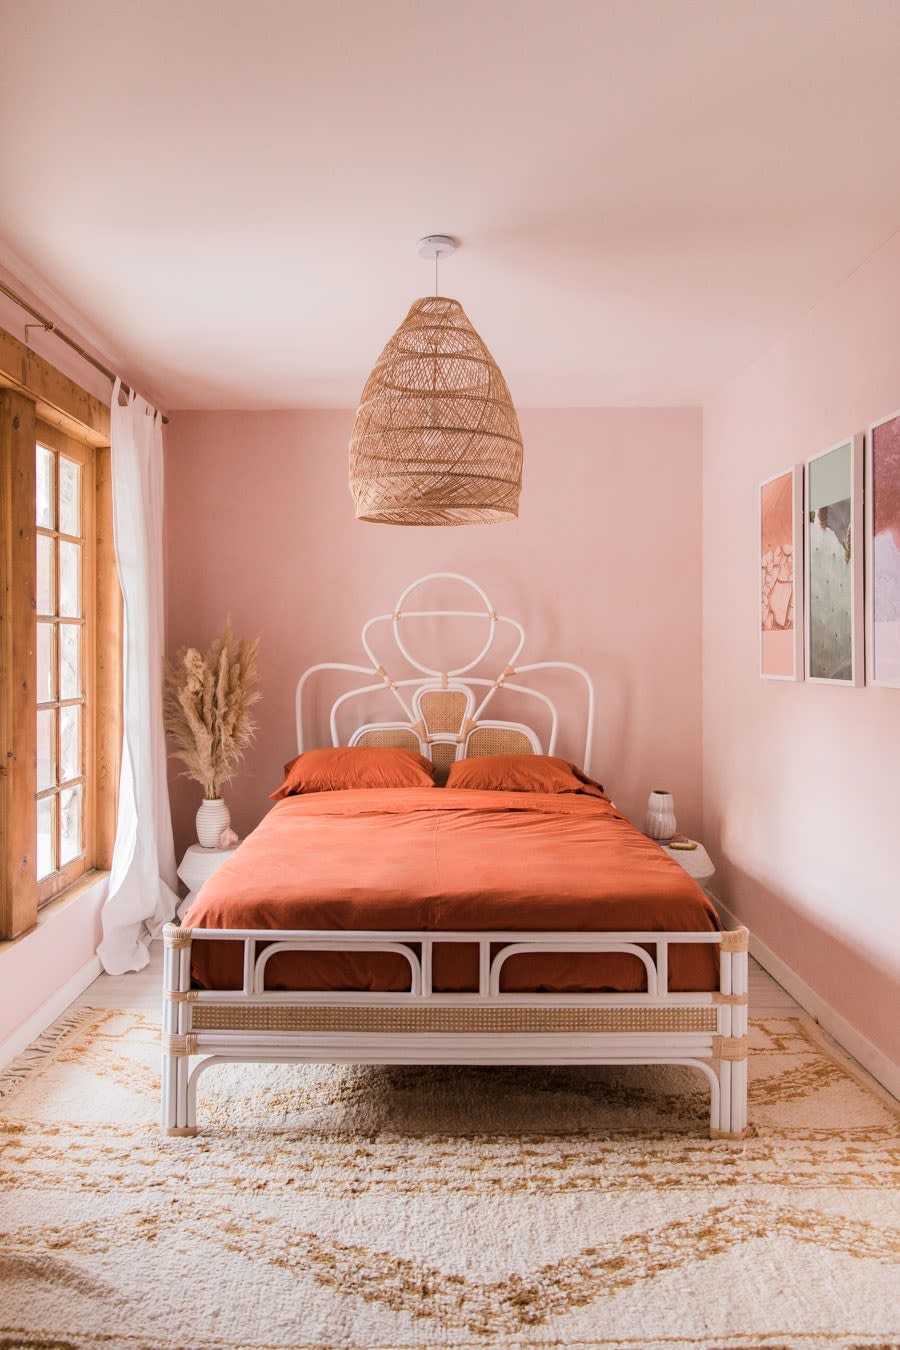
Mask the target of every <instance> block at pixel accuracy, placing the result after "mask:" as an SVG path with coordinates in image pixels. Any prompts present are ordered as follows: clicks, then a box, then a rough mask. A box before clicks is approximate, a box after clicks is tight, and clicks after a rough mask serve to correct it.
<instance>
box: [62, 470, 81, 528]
mask: <svg viewBox="0 0 900 1350" xmlns="http://www.w3.org/2000/svg"><path fill="white" fill-rule="evenodd" d="M59 528H60V532H61V533H62V534H78V535H80V534H81V465H80V464H76V463H74V461H73V460H71V459H66V458H65V456H64V455H60V457H59Z"/></svg>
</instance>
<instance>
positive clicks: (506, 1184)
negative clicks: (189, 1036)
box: [0, 1009, 900, 1350]
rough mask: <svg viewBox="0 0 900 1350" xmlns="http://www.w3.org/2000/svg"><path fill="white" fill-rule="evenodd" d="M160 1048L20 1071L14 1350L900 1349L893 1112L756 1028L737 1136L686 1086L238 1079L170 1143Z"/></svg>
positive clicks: (399, 1076) (74, 1025)
mask: <svg viewBox="0 0 900 1350" xmlns="http://www.w3.org/2000/svg"><path fill="white" fill-rule="evenodd" d="M157 1038H158V1026H157V1024H156V1021H155V1019H154V1018H152V1017H149V1016H148V1015H146V1014H141V1013H133V1012H128V1013H126V1012H116V1011H110V1010H106V1009H82V1010H80V1011H79V1012H78V1013H76V1014H74V1015H72V1016H70V1017H69V1018H67V1019H64V1021H63V1022H61V1023H59V1024H57V1026H56V1027H55V1028H54V1029H53V1030H52V1031H51V1032H50V1033H48V1034H47V1035H46V1036H45V1037H43V1038H42V1039H41V1041H40V1042H38V1044H37V1045H36V1046H35V1047H34V1048H33V1049H32V1050H31V1051H29V1052H28V1054H27V1055H25V1056H23V1057H22V1058H21V1059H20V1060H19V1061H17V1063H16V1064H15V1065H14V1066H13V1067H12V1069H11V1070H10V1071H8V1072H7V1073H6V1075H5V1076H4V1077H3V1078H2V1079H0V1186H2V1194H0V1350H37V1347H40V1350H82V1347H83V1348H84V1350H88V1348H90V1350H191V1348H194V1350H237V1348H238V1347H253V1350H287V1348H288V1347H291V1348H292V1350H300V1348H301V1347H302V1350H325V1348H326V1347H352V1348H353V1350H409V1348H410V1347H417V1346H418V1347H431V1346H444V1347H454V1350H470V1347H487V1346H500V1347H507V1348H509V1350H511V1348H512V1347H522V1348H523V1350H525V1348H527V1350H532V1347H546V1348H547V1350H549V1348H550V1347H553V1348H554V1350H560V1348H561V1347H569V1348H570V1350H589V1348H590V1350H598V1348H599V1347H605V1348H606V1350H612V1348H613V1347H615V1348H616V1350H632V1348H633V1347H642V1348H643V1347H660V1350H687V1348H688V1347H691V1348H692V1350H693V1348H694V1347H707V1350H726V1348H727V1350H732V1348H738V1347H739V1348H741V1350H751V1348H752V1350H815V1348H816V1347H820V1346H823V1347H824V1346H827V1347H835V1346H839V1347H845V1348H846V1350H849V1348H850V1347H863V1346H866V1347H873V1346H881V1347H888V1346H896V1345H897V1344H898V1331H900V1271H898V1265H897V1261H898V1255H900V1248H898V1227H900V1204H898V1195H897V1188H896V1183H897V1179H898V1163H900V1149H898V1145H900V1129H898V1118H897V1115H896V1109H895V1107H896V1104H892V1099H891V1098H889V1097H888V1096H887V1094H884V1093H882V1092H880V1090H878V1089H877V1088H875V1087H874V1085H873V1084H872V1083H871V1081H870V1080H868V1079H865V1078H864V1077H863V1076H862V1075H861V1074H859V1073H857V1072H854V1070H853V1069H852V1068H851V1067H850V1066H849V1064H847V1063H846V1062H845V1061H843V1060H842V1059H840V1058H839V1057H837V1056H836V1055H835V1053H834V1052H832V1051H831V1050H829V1049H827V1048H826V1047H825V1045H824V1043H823V1042H822V1040H821V1039H820V1038H819V1037H818V1035H817V1033H816V1031H815V1029H814V1028H813V1027H812V1026H811V1025H810V1024H807V1023H805V1022H800V1021H794V1020H778V1019H767V1020H765V1021H762V1022H756V1023H755V1024H754V1026H753V1034H752V1044H753V1056H752V1060H751V1063H752V1093H751V1119H752V1122H753V1135H752V1137H751V1138H749V1139H748V1140H746V1141H745V1142H744V1143H742V1144H733V1143H722V1142H716V1143H713V1142H710V1141H709V1140H708V1139H707V1138H705V1130H706V1111H707V1106H706V1094H705V1091H704V1090H703V1088H702V1087H701V1082H700V1078H699V1075H695V1074H694V1073H692V1072H691V1071H690V1070H686V1069H649V1070H647V1069H641V1068H623V1069H608V1068H607V1069H526V1068H520V1069H489V1068H486V1069H445V1068H440V1069H435V1068H421V1069H420V1068H409V1067H404V1068H396V1069H395V1068H347V1067H333V1066H315V1067H299V1066H266V1067H262V1066H248V1067H246V1068H245V1067H235V1066H223V1067H221V1068H214V1069H211V1070H210V1071H209V1072H208V1073H207V1075H206V1077H205V1079H204V1080H202V1082H201V1090H200V1091H201V1102H200V1119H201V1124H202V1125H204V1126H205V1130H204V1133H203V1134H202V1135H200V1136H199V1137H198V1138H196V1139H165V1138H161V1137H160V1135H159V1134H158V1132H157V1129H156V1112H157V1093H158V1055H159V1052H158V1039H157Z"/></svg>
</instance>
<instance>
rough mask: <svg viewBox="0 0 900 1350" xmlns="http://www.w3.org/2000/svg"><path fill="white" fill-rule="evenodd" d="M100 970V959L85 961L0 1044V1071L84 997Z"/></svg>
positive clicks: (93, 957) (101, 968) (95, 957)
mask: <svg viewBox="0 0 900 1350" xmlns="http://www.w3.org/2000/svg"><path fill="white" fill-rule="evenodd" d="M102 972H103V967H102V966H101V965H100V958H99V957H97V956H92V957H91V959H90V960H89V961H85V963H84V965H83V966H82V967H81V969H80V970H76V972H75V974H74V975H73V976H72V978H71V979H70V980H67V981H66V983H65V984H64V985H63V986H62V988H61V989H57V991H56V993H55V994H54V995H53V997H52V998H48V999H47V1002H46V1003H42V1004H41V1006H40V1007H39V1008H38V1010H37V1012H35V1013H32V1014H31V1016H30V1017H29V1018H28V1020H27V1022H23V1023H22V1025H21V1026H20V1027H17V1028H16V1030H15V1031H14V1032H13V1033H12V1035H11V1036H7V1038H6V1040H5V1041H3V1042H2V1043H0V1069H2V1068H3V1067H4V1066H5V1065H7V1064H8V1063H9V1062H10V1060H13V1059H15V1058H16V1055H21V1053H22V1051H23V1050H27V1048H28V1046H29V1045H30V1044H31V1042H32V1041H36V1040H37V1038H38V1036H41V1035H43V1033H44V1032H45V1031H46V1030H47V1028H48V1027H49V1026H52V1024H53V1023H54V1022H55V1021H56V1019H57V1017H62V1015H63V1013H64V1012H65V1011H66V1009H67V1008H68V1006H69V1004H70V1003H72V1002H73V1001H74V1000H75V999H76V998H77V997H78V995H79V994H83V993H84V991H85V989H87V987H88V985H90V984H93V983H94V981H95V980H96V978H97V976H98V975H100V974H102Z"/></svg>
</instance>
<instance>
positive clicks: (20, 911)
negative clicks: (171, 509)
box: [0, 330, 122, 938]
mask: <svg viewBox="0 0 900 1350" xmlns="http://www.w3.org/2000/svg"><path fill="white" fill-rule="evenodd" d="M10 354H12V355H13V356H17V357H18V358H19V365H15V364H14V363H13V362H12V360H11V359H7V358H8V357H10ZM26 381H27V383H26ZM48 397H49V398H50V399H52V402H48V401H47V400H48ZM104 414H105V417H104ZM104 423H105V425H104ZM104 432H105V435H104ZM108 435H109V422H108V410H106V409H103V408H102V405H100V404H99V403H98V402H97V400H95V399H93V398H92V397H91V396H90V395H87V394H86V393H85V392H84V391H83V390H81V389H79V387H78V386H77V385H74V384H72V382H71V381H68V380H67V378H66V377H64V376H62V375H61V374H60V372H58V371H56V370H55V369H54V368H53V367H50V366H48V365H47V363H44V362H40V361H36V360H35V359H34V358H33V354H29V353H28V352H27V348H23V346H22V344H20V343H18V342H17V340H16V339H14V338H12V337H11V335H10V334H7V333H5V332H3V331H2V330H0V938H13V937H17V936H18V935H19V934H21V933H23V932H25V931H27V929H29V928H31V927H32V926H33V925H34V924H35V922H36V921H37V913H38V907H39V905H40V904H43V903H46V902H47V901H49V900H51V899H52V898H54V897H55V896H56V895H60V894H62V893H64V891H65V890H67V889H69V888H70V887H71V886H72V885H73V884H74V883H77V881H79V880H80V879H81V878H82V877H83V876H86V875H88V874H89V873H90V872H91V871H106V870H108V869H109V866H110V863H111V860H112V850H113V844H114V840H115V823H116V799H117V791H118V773H119V757H120V750H121V735H122V688H121V679H122V602H121V593H120V590H119V583H118V576H117V573H116V566H115V551H114V545H113V518H112V480H111V468H110V458H109V444H108ZM40 442H43V443H44V444H46V445H47V446H49V447H50V448H51V449H53V450H55V451H61V452H62V453H63V454H66V455H69V456H71V457H72V458H75V459H78V460H79V461H80V462H82V463H84V464H85V465H86V466H87V473H86V476H85V471H84V470H83V477H82V502H83V508H82V509H83V517H82V528H83V529H84V531H85V554H84V557H83V562H84V563H85V566H84V568H83V580H82V595H83V606H82V607H83V609H84V618H85V631H87V632H89V633H90V634H91V636H90V637H89V638H88V639H87V642H86V644H85V645H89V647H90V652H89V654H88V653H87V652H85V651H83V653H82V660H83V671H84V681H85V694H86V696H87V700H88V704H89V705H90V707H91V715H90V717H89V718H88V721H89V722H90V726H87V725H84V726H83V727H82V739H83V747H84V754H85V763H84V768H85V771H86V773H88V771H89V770H90V772H89V780H88V781H90V780H92V782H91V787H90V789H89V790H88V791H86V792H85V798H84V803H83V826H82V828H83V842H84V845H85V852H84V855H83V857H81V858H79V859H76V860H73V862H72V863H70V864H67V865H66V866H65V867H64V868H63V869H61V870H60V871H59V872H54V873H53V874H51V876H50V877H49V878H47V880H46V882H44V883H39V882H38V880H37V867H36V842H37V824H36V811H35V797H36V791H35V789H36V708H37V692H38V691H37V671H36V639H37V615H36V607H37V591H36V583H37V568H36V542H35V535H36V533H37V526H36V524H35V518H36V513H35V494H36V481H35V478H36V475H35V454H36V446H37V444H38V443H40ZM88 479H91V480H92V482H91V483H90V484H89V482H88ZM88 549H90V551H92V552H93V554H94V567H93V578H92V579H91V578H89V573H88V567H87V565H86V564H87V554H88ZM88 655H89V656H90V658H91V659H88ZM57 692H59V691H57ZM86 706H87V704H86Z"/></svg>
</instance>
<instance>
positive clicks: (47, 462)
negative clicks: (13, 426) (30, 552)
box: [35, 445, 55, 530]
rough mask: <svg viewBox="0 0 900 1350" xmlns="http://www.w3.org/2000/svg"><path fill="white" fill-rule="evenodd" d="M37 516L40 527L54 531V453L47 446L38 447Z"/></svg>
mask: <svg viewBox="0 0 900 1350" xmlns="http://www.w3.org/2000/svg"><path fill="white" fill-rule="evenodd" d="M36 470H37V493H36V497H37V515H36V517H35V519H36V521H37V523H38V525H43V526H44V527H45V528H46V529H48V530H52V529H53V528H54V526H55V521H54V519H53V451H52V450H48V449H46V447H45V446H43V445H39V446H38V447H37V465H36Z"/></svg>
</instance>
